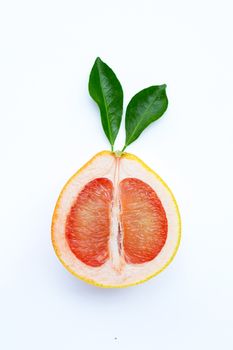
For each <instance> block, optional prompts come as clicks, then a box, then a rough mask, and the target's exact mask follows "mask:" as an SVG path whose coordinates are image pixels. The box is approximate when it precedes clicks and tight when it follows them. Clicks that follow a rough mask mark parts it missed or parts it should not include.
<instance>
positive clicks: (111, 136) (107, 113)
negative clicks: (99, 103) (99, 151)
mask: <svg viewBox="0 0 233 350" xmlns="http://www.w3.org/2000/svg"><path fill="white" fill-rule="evenodd" d="M97 64H98V75H99V82H100V87H101V94H102V97H103V101H104V106H105V110H106V116H107V124H108V131H109V138H110V143H111V145H112V146H113V135H112V131H111V127H110V121H109V118H108V115H109V111H108V106H107V102H106V100H105V97H104V93H103V88H102V80H101V74H100V72H101V73H102V71H101V67H100V65H99V62H97Z"/></svg>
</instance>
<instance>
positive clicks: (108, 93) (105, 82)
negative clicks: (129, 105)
mask: <svg viewBox="0 0 233 350" xmlns="http://www.w3.org/2000/svg"><path fill="white" fill-rule="evenodd" d="M88 88H89V93H90V95H91V97H92V98H93V100H94V101H95V102H96V103H97V104H98V106H99V109H100V114H101V122H102V126H103V129H104V132H105V135H106V136H107V138H108V140H109V142H110V144H111V147H112V150H113V145H114V142H115V139H116V137H117V134H118V131H119V128H120V124H121V118H122V111H123V90H122V87H121V84H120V82H119V80H118V79H117V77H116V75H115V73H114V72H113V71H112V69H111V68H110V67H109V66H108V65H107V64H106V63H104V62H103V61H102V60H101V59H100V58H99V57H97V59H96V60H95V63H94V65H93V67H92V70H91V73H90V78H89V85H88Z"/></svg>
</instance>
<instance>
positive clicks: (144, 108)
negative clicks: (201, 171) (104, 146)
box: [123, 85, 168, 150]
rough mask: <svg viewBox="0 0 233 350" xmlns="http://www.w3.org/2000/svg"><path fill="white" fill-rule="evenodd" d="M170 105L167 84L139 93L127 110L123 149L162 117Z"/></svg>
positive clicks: (151, 87)
mask: <svg viewBox="0 0 233 350" xmlns="http://www.w3.org/2000/svg"><path fill="white" fill-rule="evenodd" d="M167 106H168V99H167V95H166V85H157V86H150V87H148V88H146V89H144V90H142V91H140V92H139V93H137V94H136V95H135V96H134V97H133V98H132V99H131V101H130V102H129V104H128V107H127V110H126V118H125V129H126V140H125V146H124V148H123V150H124V149H125V148H126V147H127V146H128V145H130V144H131V143H132V142H133V141H135V140H136V139H137V138H138V137H139V135H140V134H141V133H142V132H143V130H145V128H146V127H147V126H148V125H150V124H151V123H152V122H154V121H155V120H157V119H159V118H160V117H162V115H163V114H164V112H165V111H166V109H167Z"/></svg>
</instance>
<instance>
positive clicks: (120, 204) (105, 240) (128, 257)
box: [52, 151, 180, 287]
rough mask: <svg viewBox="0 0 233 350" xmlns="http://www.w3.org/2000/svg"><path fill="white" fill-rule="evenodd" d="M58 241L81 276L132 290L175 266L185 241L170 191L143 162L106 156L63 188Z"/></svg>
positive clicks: (56, 220) (55, 236) (66, 259)
mask: <svg viewBox="0 0 233 350" xmlns="http://www.w3.org/2000/svg"><path fill="white" fill-rule="evenodd" d="M52 239H53V244H54V247H55V251H56V253H57V255H58V256H59V258H60V260H61V261H62V262H63V264H64V265H65V266H66V267H67V268H68V269H69V270H70V271H71V272H72V273H74V274H75V275H77V276H78V277H80V278H82V279H85V280H86V281H88V282H91V283H93V284H96V285H101V286H111V287H119V286H127V285H131V284H135V283H139V282H141V281H142V280H145V279H148V278H150V277H151V276H153V275H155V274H157V273H158V272H160V271H161V270H162V269H163V268H164V267H165V266H166V265H167V264H168V263H169V262H170V260H171V259H172V257H173V256H174V254H175V252H176V250H177V247H178V243H179V239H180V218H179V212H178V208H177V205H176V202H175V200H174V197H173V195H172V194H171V192H170V190H169V189H168V188H167V186H166V185H165V184H164V183H163V181H162V180H161V179H160V178H159V177H158V175H156V174H155V173H153V172H152V171H151V170H150V169H149V168H148V167H147V166H146V165H145V164H144V163H142V162H141V161H140V160H139V159H138V158H136V157H135V156H133V155H129V154H127V153H124V154H123V155H122V156H121V157H118V156H116V155H115V154H114V153H113V152H107V151H104V152H101V153H99V154H97V155H96V156H95V157H94V158H93V159H92V160H91V161H90V162H89V163H87V165H86V166H84V167H83V168H82V169H81V170H80V171H79V172H78V173H76V174H75V175H74V176H73V178H71V180H70V181H69V182H68V183H67V185H66V186H65V188H64V189H63V191H62V193H61V196H60V198H59V200H58V203H57V206H56V208H55V212H54V218H53V225H52Z"/></svg>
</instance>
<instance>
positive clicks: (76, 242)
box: [66, 178, 113, 267]
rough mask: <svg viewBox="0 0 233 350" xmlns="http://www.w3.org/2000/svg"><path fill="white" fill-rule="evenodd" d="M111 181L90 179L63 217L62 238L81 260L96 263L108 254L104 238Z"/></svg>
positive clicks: (107, 224)
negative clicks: (64, 237)
mask: <svg viewBox="0 0 233 350" xmlns="http://www.w3.org/2000/svg"><path fill="white" fill-rule="evenodd" d="M112 192H113V184H112V182H111V181H110V180H109V179H106V178H97V179H94V180H92V181H90V182H89V183H88V184H86V186H85V187H84V188H83V189H82V190H81V192H80V193H79V194H78V196H77V198H76V200H75V202H74V204H73V206H72V207H71V209H70V212H69V215H68V216H67V220H66V239H67V242H68V244H69V247H70V249H71V251H72V252H73V253H74V255H75V256H76V257H77V258H78V259H80V260H81V261H82V262H83V263H85V264H87V265H89V266H92V267H97V266H101V265H103V264H104V263H105V261H106V260H107V259H108V257H109V252H108V240H109V228H110V209H111V202H112Z"/></svg>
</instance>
